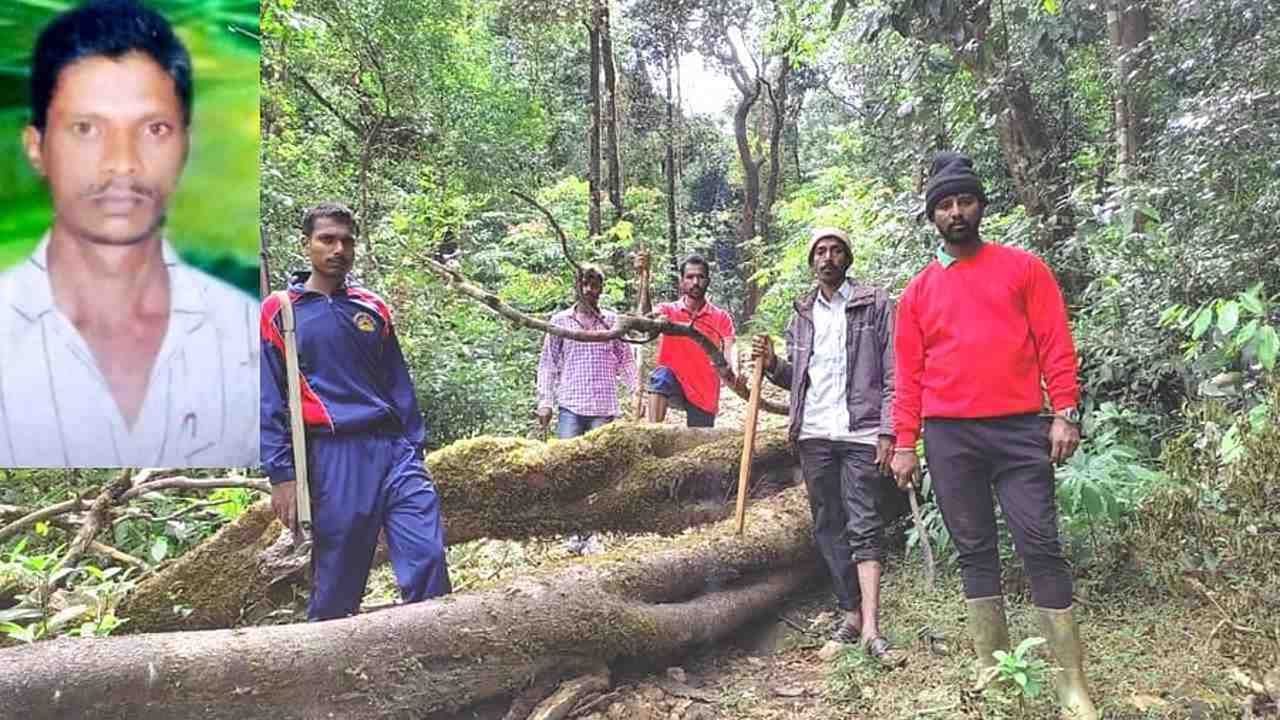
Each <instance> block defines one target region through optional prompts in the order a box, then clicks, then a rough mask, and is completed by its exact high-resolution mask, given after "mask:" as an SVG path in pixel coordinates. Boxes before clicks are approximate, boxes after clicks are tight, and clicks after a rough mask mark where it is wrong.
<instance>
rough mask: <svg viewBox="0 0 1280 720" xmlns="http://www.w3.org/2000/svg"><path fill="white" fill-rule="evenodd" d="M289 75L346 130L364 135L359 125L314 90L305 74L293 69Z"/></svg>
mask: <svg viewBox="0 0 1280 720" xmlns="http://www.w3.org/2000/svg"><path fill="white" fill-rule="evenodd" d="M289 77H293V78H297V80H298V82H299V83H301V84H302V87H303V88H305V89H306V91H307V92H308V93H310V94H311V97H313V98H315V99H316V101H317V102H319V103H320V104H321V105H323V106H324V107H325V109H326V110H328V111H329V112H330V113H332V114H333V116H334V117H335V118H337V119H338V121H339V122H341V123H342V124H343V125H345V126H346V127H347V129H348V130H350V131H351V132H353V133H355V134H356V136H357V137H363V136H364V132H363V131H362V130H361V129H360V127H359V126H358V125H356V124H355V123H354V122H352V121H351V120H348V119H347V117H346V116H345V115H343V114H342V113H340V112H338V109H337V108H335V107H334V106H333V104H332V103H330V102H329V101H328V100H327V99H325V97H324V96H323V95H321V94H320V91H319V90H316V88H315V86H314V85H312V84H311V81H310V80H308V79H307V76H306V75H303V74H302V73H301V72H298V71H294V72H290V73H289Z"/></svg>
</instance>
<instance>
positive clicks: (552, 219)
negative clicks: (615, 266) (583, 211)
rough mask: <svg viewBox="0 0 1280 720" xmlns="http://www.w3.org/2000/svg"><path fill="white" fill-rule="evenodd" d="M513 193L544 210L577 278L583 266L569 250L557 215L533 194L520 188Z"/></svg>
mask: <svg viewBox="0 0 1280 720" xmlns="http://www.w3.org/2000/svg"><path fill="white" fill-rule="evenodd" d="M511 194H512V195H515V196H516V197H518V198H520V199H521V200H523V201H525V202H527V203H529V204H530V205H532V206H534V207H536V208H538V209H539V210H541V211H542V214H543V215H545V216H546V218H547V220H548V221H549V222H550V223H551V227H552V229H554V230H555V231H556V235H559V236H560V247H561V248H562V249H563V250H564V258H565V260H568V261H569V265H570V266H572V267H573V277H574V279H575V280H576V279H577V277H578V276H579V275H580V274H582V268H581V267H579V265H578V263H577V261H575V260H574V259H573V255H572V254H571V253H570V252H569V238H568V236H566V235H565V234H564V230H561V229H560V223H558V222H556V216H555V215H552V214H551V211H550V210H548V209H546V208H545V207H543V206H542V203H540V202H538V201H537V200H534V199H533V196H531V195H526V194H524V193H522V192H520V191H519V190H512V191H511Z"/></svg>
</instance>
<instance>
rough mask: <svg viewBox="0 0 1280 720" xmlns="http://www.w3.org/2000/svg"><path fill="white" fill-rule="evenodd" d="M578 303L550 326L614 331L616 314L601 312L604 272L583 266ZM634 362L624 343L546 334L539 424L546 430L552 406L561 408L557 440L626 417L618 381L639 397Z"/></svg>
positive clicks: (541, 362)
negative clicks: (571, 338) (586, 340)
mask: <svg viewBox="0 0 1280 720" xmlns="http://www.w3.org/2000/svg"><path fill="white" fill-rule="evenodd" d="M574 287H575V289H576V290H577V295H578V301H577V302H576V303H574V304H573V307H570V308H568V309H566V310H562V311H560V312H558V313H556V314H555V315H553V316H552V317H551V324H552V325H555V326H556V327H562V328H565V329H567V330H609V329H611V328H612V327H613V325H614V323H615V322H616V320H617V315H616V314H614V313H612V312H609V311H608V310H601V309H600V293H601V292H603V291H604V271H603V270H601V269H600V267H599V266H596V265H583V266H582V269H581V270H580V271H579V273H578V278H577V281H576V282H575V283H574ZM637 375H638V373H637V372H636V363H635V359H634V358H633V356H632V354H631V350H630V349H629V348H628V347H627V346H626V344H625V343H623V342H622V341H621V340H610V341H609V342H579V341H577V340H568V339H565V338H561V337H557V336H555V335H547V338H546V340H545V341H544V342H543V344H542V357H541V359H539V361H538V412H537V414H538V422H539V423H541V424H542V427H543V428H544V429H545V428H546V427H547V425H548V424H549V423H550V422H551V410H552V408H555V407H558V408H559V417H558V419H557V421H556V437H559V438H561V439H565V438H571V437H577V436H579V435H582V434H584V433H586V432H587V431H589V430H595V429H596V428H598V427H600V426H601V425H604V424H605V423H608V422H610V421H612V420H613V419H614V418H616V417H618V416H619V415H621V414H622V413H621V411H620V409H619V406H618V391H617V382H618V381H619V380H621V381H622V384H623V385H625V386H626V388H627V392H628V394H634V393H635V391H636V383H637V381H638V377H637Z"/></svg>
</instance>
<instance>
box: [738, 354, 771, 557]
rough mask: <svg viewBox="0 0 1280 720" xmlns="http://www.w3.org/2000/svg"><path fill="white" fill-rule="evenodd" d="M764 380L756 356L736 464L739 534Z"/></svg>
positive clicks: (744, 515)
mask: <svg viewBox="0 0 1280 720" xmlns="http://www.w3.org/2000/svg"><path fill="white" fill-rule="evenodd" d="M763 380H764V360H762V359H760V358H756V361H755V369H754V370H753V371H752V373H751V400H750V401H749V402H748V403H747V418H746V434H745V435H744V436H743V438H742V463H741V464H740V465H739V466H738V510H737V514H736V516H735V517H736V518H737V521H738V530H737V533H738V534H739V535H741V534H742V529H743V527H744V526H745V524H746V522H747V481H748V480H750V479H751V456H752V454H754V453H755V449H756V420H757V419H758V418H759V417H760V383H761V381H763Z"/></svg>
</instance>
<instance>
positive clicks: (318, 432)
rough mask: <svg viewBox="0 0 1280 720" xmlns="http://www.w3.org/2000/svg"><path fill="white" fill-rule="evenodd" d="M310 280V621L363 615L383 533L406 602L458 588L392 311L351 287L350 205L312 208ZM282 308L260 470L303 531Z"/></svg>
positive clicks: (275, 317) (297, 301) (292, 294)
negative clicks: (298, 517) (448, 563)
mask: <svg viewBox="0 0 1280 720" xmlns="http://www.w3.org/2000/svg"><path fill="white" fill-rule="evenodd" d="M302 231H303V235H304V248H303V249H304V250H305V252H306V254H307V256H308V258H309V260H310V261H311V268H312V269H311V272H298V273H294V275H293V277H292V278H291V279H290V282H289V290H288V295H289V300H290V302H292V304H293V309H294V315H295V317H296V321H297V325H296V327H297V339H298V364H299V368H300V371H301V375H302V377H301V385H302V415H303V420H304V421H305V424H306V429H307V466H308V468H309V471H310V474H309V476H308V477H309V479H310V486H311V507H312V528H313V530H312V532H313V540H314V544H313V546H312V550H311V563H312V570H313V577H314V579H315V583H314V587H313V588H312V592H311V603H310V606H309V607H308V609H307V617H308V618H309V619H311V620H327V619H330V618H338V617H344V616H346V615H351V614H353V613H355V612H356V610H357V609H358V608H359V607H360V598H361V597H362V596H363V595H364V588H365V582H366V581H367V580H368V578H369V569H370V566H371V565H372V563H373V553H374V549H375V548H376V546H377V542H378V530H379V529H381V528H385V529H386V535H387V545H388V547H389V549H390V550H391V566H392V568H393V569H394V570H395V574H396V581H397V584H398V585H399V586H400V594H401V597H402V598H403V599H404V602H406V603H411V602H417V601H419V600H425V599H427V598H430V597H435V596H437V595H443V594H445V593H448V592H449V591H450V589H451V588H450V584H449V573H448V569H447V568H446V566H445V546H444V526H443V522H442V520H441V517H440V507H439V501H438V499H437V496H436V492H435V488H434V486H433V485H432V483H431V476H430V475H429V474H428V473H427V469H426V466H425V465H424V464H423V460H422V453H423V445H424V442H425V438H426V427H425V425H424V423H423V420H422V414H421V413H420V412H418V402H417V399H416V398H415V396H414V391H413V381H412V380H411V379H410V378H409V369H408V368H407V367H406V366H405V362H404V355H403V354H401V352H400V343H399V342H398V341H397V340H396V334H395V329H394V327H393V326H392V323H391V312H390V310H389V309H388V308H387V305H386V303H384V302H383V301H382V299H381V298H379V297H378V296H377V295H375V294H373V293H372V292H369V291H368V290H365V289H363V288H360V287H356V286H354V285H352V284H349V283H348V281H347V272H348V271H349V270H350V269H351V264H352V262H353V261H354V260H355V247H354V246H355V236H356V231H357V228H356V222H355V218H354V217H353V215H352V214H351V211H350V210H348V209H347V208H345V207H343V206H341V205H334V204H324V205H319V206H317V207H315V208H312V209H311V210H309V211H308V212H307V215H306V218H305V219H304V220H303V226H302ZM281 308H282V302H281V300H280V297H279V296H278V295H271V296H269V297H268V298H267V299H266V300H264V301H263V303H262V321H261V331H262V432H261V440H262V465H263V468H264V470H265V471H266V473H267V476H268V477H269V478H270V480H271V504H272V507H273V508H274V509H275V511H276V514H277V515H278V516H279V518H280V521H281V522H283V523H284V524H285V525H286V526H288V527H291V528H292V527H293V526H294V525H295V523H296V505H295V501H296V495H295V482H294V466H293V446H292V440H291V437H290V426H289V391H288V385H287V384H286V382H285V349H284V333H283V330H282V328H283V325H282V324H281V320H282V318H281Z"/></svg>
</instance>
